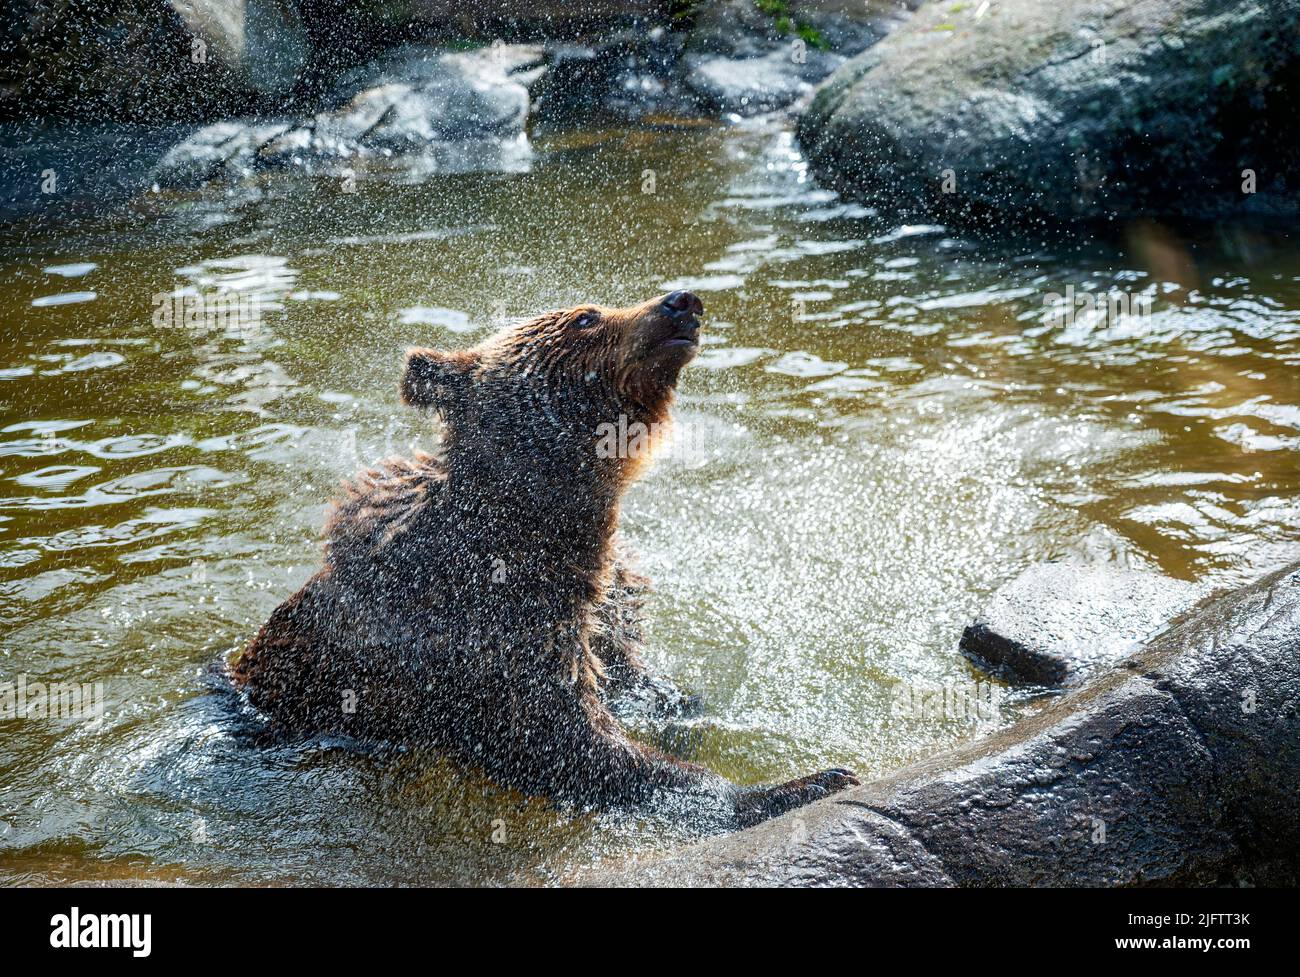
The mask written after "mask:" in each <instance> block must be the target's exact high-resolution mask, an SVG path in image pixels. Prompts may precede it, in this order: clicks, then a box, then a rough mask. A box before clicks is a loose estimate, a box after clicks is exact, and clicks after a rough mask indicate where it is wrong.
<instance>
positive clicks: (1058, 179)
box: [799, 0, 1300, 219]
mask: <svg viewBox="0 0 1300 977" xmlns="http://www.w3.org/2000/svg"><path fill="white" fill-rule="evenodd" d="M981 11H983V13H982V15H981ZM1298 98H1300V3H1296V2H1295V0H1275V2H1268V0H1055V2H1052V3H1042V2H1040V0H1002V2H999V3H994V4H992V5H988V4H976V3H971V4H967V5H964V7H963V8H960V9H956V10H954V8H953V5H952V4H950V3H947V2H937V3H927V4H925V5H924V6H923V7H921V9H919V10H918V11H917V12H916V14H915V15H914V16H913V17H912V19H911V20H910V21H909V22H908V23H906V24H905V25H903V26H902V27H900V28H899V29H898V30H896V31H894V32H892V33H891V34H890V35H889V36H888V37H887V38H886V39H885V40H883V41H882V42H881V43H880V44H878V45H876V46H874V47H872V48H870V49H869V50H868V51H866V52H865V53H864V54H862V55H860V56H859V57H857V58H855V59H853V60H852V61H851V62H850V63H848V64H846V65H844V66H843V67H842V68H840V69H839V70H838V71H837V72H836V74H835V75H834V76H832V77H831V79H830V80H829V81H827V82H826V84H825V85H824V86H823V87H822V88H821V89H820V90H819V92H818V94H817V96H816V97H815V99H814V100H813V102H812V105H811V106H810V108H809V109H808V111H807V112H806V113H805V114H804V116H803V118H802V119H801V121H800V125H799V135H800V140H801V142H802V144H803V146H804V148H805V150H806V152H807V154H808V156H809V158H810V160H811V161H812V164H813V167H814V170H815V172H816V173H817V174H818V176H819V177H820V178H821V179H822V180H823V181H824V182H828V183H830V184H832V185H835V186H838V187H840V188H842V189H844V190H846V191H847V192H849V193H850V194H852V195H854V196H856V197H859V198H861V199H865V200H868V201H871V202H875V203H883V204H885V205H888V206H891V207H894V208H895V209H898V208H903V209H906V210H910V211H912V212H914V213H935V214H945V215H953V214H957V215H965V216H968V217H988V216H991V215H998V214H1001V215H1005V216H1006V217H1008V218H1013V219H1021V218H1024V217H1026V216H1031V215H1033V214H1034V213H1036V212H1037V213H1045V214H1049V215H1055V216H1060V217H1083V218H1097V219H1101V218H1112V217H1129V216H1135V215H1147V214H1172V215H1191V216H1215V215H1224V214H1233V213H1237V212H1242V211H1246V212H1266V213H1278V214H1295V213H1297V212H1300V192H1298V191H1300V179H1297V177H1296V175H1295V174H1296V172H1297V165H1296V164H1297V163H1298V162H1300V139H1297V138H1296V130H1295V127H1294V121H1293V112H1294V109H1293V107H1294V105H1295V103H1296V101H1297V99H1298ZM1247 170H1249V171H1251V173H1252V174H1253V180H1254V188H1255V189H1256V190H1257V192H1256V193H1247V192H1243V188H1245V189H1249V183H1250V180H1251V179H1252V177H1251V176H1250V175H1249V174H1247V175H1243V171H1247Z"/></svg>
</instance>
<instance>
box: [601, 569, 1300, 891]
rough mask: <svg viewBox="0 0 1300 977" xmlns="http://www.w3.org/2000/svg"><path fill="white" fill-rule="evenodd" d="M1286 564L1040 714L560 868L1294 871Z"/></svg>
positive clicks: (830, 873)
mask: <svg viewBox="0 0 1300 977" xmlns="http://www.w3.org/2000/svg"><path fill="white" fill-rule="evenodd" d="M1298 729H1300V564H1298V565H1296V566H1292V567H1290V568H1288V569H1285V570H1282V571H1280V572H1277V573H1274V574H1271V575H1269V576H1268V577H1265V578H1264V579H1263V580H1261V581H1259V582H1257V583H1255V584H1253V585H1251V586H1249V587H1246V588H1243V589H1242V590H1240V591H1237V592H1234V593H1230V594H1226V595H1224V596H1221V597H1217V598H1213V599H1211V600H1208V601H1206V602H1204V603H1202V604H1201V605H1199V606H1198V607H1197V608H1196V609H1195V610H1194V611H1192V612H1190V613H1188V614H1186V615H1184V616H1183V617H1181V618H1180V619H1179V620H1178V621H1177V622H1175V624H1174V625H1173V626H1171V627H1170V628H1169V629H1168V630H1167V631H1165V632H1164V633H1162V634H1161V635H1160V636H1159V637H1158V638H1156V639H1155V640H1154V641H1153V642H1152V643H1151V644H1150V645H1149V646H1148V647H1146V648H1144V649H1142V650H1141V651H1139V652H1138V653H1137V654H1136V655H1134V656H1133V657H1132V658H1130V659H1128V661H1127V662H1126V667H1125V668H1117V669H1111V670H1107V671H1105V672H1103V673H1101V674H1100V675H1098V676H1097V677H1096V678H1094V679H1093V680H1091V681H1090V682H1088V683H1087V684H1086V685H1084V686H1082V687H1080V688H1077V689H1074V690H1072V691H1070V692H1068V693H1066V694H1065V695H1062V696H1061V697H1059V698H1057V699H1055V700H1053V701H1052V702H1051V703H1049V704H1048V705H1047V706H1046V707H1045V708H1044V709H1043V710H1042V711H1041V712H1040V713H1038V714H1036V715H1034V716H1032V717H1030V718H1028V719H1025V720H1023V721H1021V722H1020V723H1017V724H1016V725H1014V726H1012V727H1010V728H1008V729H1005V730H1002V731H1000V732H998V733H996V734H994V735H993V736H990V737H988V738H985V739H981V740H977V741H975V742H972V743H970V744H967V745H965V746H963V747H960V748H958V749H956V750H952V751H947V752H944V753H941V754H939V755H936V756H934V757H932V758H930V759H929V760H927V761H925V762H923V763H919V764H915V765H913V766H910V767H908V768H906V769H904V770H901V771H899V772H898V773H896V774H894V775H892V776H890V777H887V778H885V779H883V780H880V781H877V782H875V783H871V784H864V785H863V786H861V787H855V788H851V789H849V790H847V791H844V792H842V793H840V794H836V795H835V796H834V797H832V798H828V799H826V800H824V801H819V802H817V803H815V804H812V805H809V806H808V807H805V808H801V809H799V810H797V811H794V812H791V813H790V814H787V815H785V816H783V817H780V818H777V819H774V820H772V821H768V822H765V823H763V824H761V825H758V826H757V827H754V828H750V829H748V830H746V831H741V832H738V833H736V834H732V835H728V836H725V837H721V838H714V839H710V840H708V841H704V842H701V843H699V844H696V845H693V846H690V847H688V848H686V849H684V850H682V851H680V852H677V853H675V854H672V855H670V856H667V857H664V858H659V859H656V860H654V861H650V862H646V863H641V864H633V865H627V866H623V867H621V868H614V869H606V870H603V871H597V872H594V873H591V874H589V875H588V876H586V877H584V878H582V879H580V880H579V881H583V882H588V883H596V884H606V885H608V884H622V885H674V886H691V887H696V886H704V885H864V886H866V885H953V884H956V885H966V886H994V885H996V886H1006V885H1012V886H1026V885H1033V886H1134V885H1164V886H1186V885H1240V884H1252V883H1253V884H1263V885H1273V886H1286V885H1295V884H1297V882H1300V806H1297V805H1296V803H1295V785H1296V783H1297V782H1300V735H1297V730H1298Z"/></svg>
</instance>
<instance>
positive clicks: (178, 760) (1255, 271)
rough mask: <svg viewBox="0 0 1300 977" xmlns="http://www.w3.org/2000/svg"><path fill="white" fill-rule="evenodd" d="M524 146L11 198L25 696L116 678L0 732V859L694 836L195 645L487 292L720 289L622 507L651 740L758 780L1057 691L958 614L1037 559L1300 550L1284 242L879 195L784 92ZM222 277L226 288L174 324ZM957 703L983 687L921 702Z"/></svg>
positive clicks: (0, 462)
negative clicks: (661, 691) (291, 732)
mask: <svg viewBox="0 0 1300 977" xmlns="http://www.w3.org/2000/svg"><path fill="white" fill-rule="evenodd" d="M537 150H538V154H537V160H536V163H535V165H534V167H533V168H532V170H531V171H530V172H526V173H518V174H510V175H504V176H455V177H442V178H431V179H429V180H426V181H425V182H422V183H418V184H413V185H399V184H383V183H361V184H359V185H357V187H356V192H347V191H346V190H345V189H344V188H343V187H342V186H340V185H338V184H335V183H332V182H329V181H323V182H317V183H312V182H307V181H301V180H295V179H292V178H288V177H275V178H268V179H266V180H263V181H261V182H257V183H254V184H250V185H247V186H243V187H239V188H234V189H231V190H228V191H227V190H213V191H207V192H204V193H199V194H194V195H187V196H179V195H158V194H148V193H146V194H143V195H137V196H132V197H131V198H130V199H129V200H128V201H127V202H126V203H125V204H121V205H113V206H110V207H106V208H104V209H103V210H102V212H99V213H95V214H88V213H86V212H85V211H84V210H80V209H78V210H76V212H75V213H72V212H69V214H68V215H67V217H66V218H64V217H60V218H59V219H57V220H56V219H53V218H52V217H51V215H50V214H48V213H42V214H37V215H36V216H27V217H18V218H17V219H15V220H13V221H12V222H10V223H9V224H8V225H6V226H5V227H4V228H3V229H0V312H3V320H0V321H3V323H4V325H3V326H0V329H2V330H3V331H4V333H5V343H4V346H3V350H4V351H3V356H2V357H0V681H8V680H14V679H16V677H18V676H25V677H26V680H27V681H30V682H41V683H54V682H76V683H103V688H104V698H103V702H104V715H103V719H102V721H101V722H99V723H98V724H96V723H92V722H86V721H81V722H52V721H48V720H39V719H23V720H5V719H0V782H3V784H4V785H5V790H4V791H3V792H0V875H2V877H3V878H4V879H5V880H6V881H26V882H41V881H64V880H77V879H89V878H148V879H157V880H181V881H193V882H252V883H281V882H293V881H317V882H342V883H349V882H351V883H364V882H396V883H420V882H444V883H478V884H482V883H489V884H491V883H510V882H514V883H524V884H528V883H534V884H544V883H546V882H549V881H552V880H554V879H556V878H559V877H562V876H563V875H564V874H565V873H566V872H567V871H569V870H570V869H572V868H575V867H580V866H584V865H587V864H589V863H590V862H591V861H592V860H594V859H597V858H600V857H604V856H617V855H618V854H619V853H622V852H627V851H633V850H634V851H637V852H644V851H653V850H655V849H657V848H663V847H668V846H672V845H674V844H677V843H679V842H680V841H681V840H682V839H683V838H684V837H688V836H690V835H692V834H693V833H694V832H695V831H697V830H698V829H699V828H700V826H699V825H691V824H683V823H682V822H681V821H680V819H679V818H677V817H676V816H675V815H674V812H660V813H658V814H654V813H646V814H645V815H644V816H631V815H624V816H615V815H595V814H575V813H573V812H565V811H560V810H556V809H553V808H552V807H550V806H549V805H547V804H545V803H543V802H540V801H535V800H532V801H530V800H527V799H525V798H522V797H520V796H518V795H514V794H512V793H510V792H506V791H501V790H499V789H497V788H495V787H494V786H492V785H491V784H489V783H486V782H484V781H482V780H481V779H479V778H477V777H476V776H475V775H474V774H472V773H468V772H465V771H462V770H458V769H456V768H454V767H453V766H451V765H450V764H447V763H445V762H442V761H440V760H438V759H437V758H436V757H430V756H428V755H422V754H418V753H407V754H402V755H397V756H394V755H388V754H378V753H373V752H365V751H361V750H359V749H357V748H356V747H355V746H354V745H348V744H340V743H321V742H313V743H299V744H284V743H280V744H266V743H261V742H258V741H257V739H256V737H255V736H253V735H252V733H253V732H255V730H256V726H255V720H254V719H253V718H252V717H249V716H247V715H244V714H243V713H242V712H241V709H240V707H239V705H238V700H237V699H236V698H235V697H234V696H233V694H232V693H230V692H229V691H228V690H226V689H225V688H224V685H223V684H222V683H223V680H222V679H221V677H220V674H219V671H214V669H217V670H219V666H220V664H221V663H222V662H224V661H225V660H226V659H227V658H228V656H229V655H230V654H232V653H233V652H235V651H237V650H238V649H239V648H240V647H242V646H243V644H244V643H246V642H247V640H248V639H249V638H250V636H251V635H252V634H253V633H254V632H255V630H256V628H257V627H258V626H259V625H260V624H261V622H262V621H263V620H265V618H266V616H267V615H268V614H269V613H270V611H271V610H272V609H273V608H274V607H275V606H276V604H277V603H279V601H281V600H282V599H283V598H284V597H286V596H287V595H288V594H290V593H292V592H293V590H294V589H296V588H297V587H298V586H299V585H300V584H301V583H302V582H303V581H304V580H305V579H306V578H307V576H309V575H310V573H311V572H313V570H314V569H315V567H316V565H317V563H318V560H319V547H318V544H317V542H316V540H317V536H318V533H319V528H320V524H321V517H322V513H323V509H324V503H325V500H326V499H327V498H328V497H329V495H330V494H331V492H332V491H333V489H334V486H335V485H336V484H337V482H338V480H339V479H341V478H342V477H344V476H346V475H347V474H349V473H350V472H351V471H352V470H354V469H355V468H356V467H358V466H360V465H362V464H365V463H367V462H369V461H371V460H373V459H374V458H377V457H379V456H381V455H384V454H386V453H392V452H395V451H405V450H407V449H408V448H409V446H410V445H411V444H413V443H426V442H427V440H428V438H429V434H428V431H427V428H426V425H425V422H424V421H423V420H422V419H421V418H419V417H417V416H415V415H414V413H413V412H410V411H407V410H404V409H403V408H401V407H399V405H398V403H397V396H396V377H397V371H398V364H399V360H400V353H401V350H402V349H403V347H404V346H406V345H409V344H415V343H419V344H429V345H446V346H455V345H462V344H467V343H470V342H473V341H474V340H475V339H477V338H478V337H480V336H481V335H483V334H484V333H485V332H486V331H487V330H488V329H490V328H492V326H493V324H494V323H496V322H499V321H501V320H503V319H505V318H508V317H512V316H517V315H523V314H527V313H530V312H535V311H538V310H541V309H545V308H550V307H555V306H559V305H567V304H572V303H575V302H579V301H591V300H595V301H601V302H605V303H611V304H622V303H629V302H632V301H635V300H641V299H644V298H645V297H647V296H648V295H651V294H654V293H656V292H659V291H664V290H667V289H668V288H670V287H689V288H691V289H693V290H695V291H696V292H698V293H700V294H701V295H702V296H703V298H704V302H705V307H706V313H707V317H706V323H705V329H706V336H705V346H704V348H703V349H702V351H701V355H700V356H699V358H698V360H697V362H696V363H695V364H694V365H693V366H692V367H691V368H690V369H689V370H688V371H687V374H686V376H685V379H684V381H683V388H682V396H681V398H680V403H679V410H678V416H679V427H678V432H677V437H676V441H675V442H674V444H673V446H672V448H671V449H670V450H669V451H668V452H667V453H666V456H665V457H663V458H661V459H660V462H659V464H658V465H657V466H656V467H655V468H654V469H653V470H652V472H651V473H650V474H649V475H648V477H647V478H646V479H645V480H644V481H643V482H642V483H641V484H639V485H638V486H637V487H636V488H635V489H634V490H633V493H632V495H631V497H630V499H629V500H628V504H627V506H626V512H625V517H624V519H625V529H626V532H627V534H628V535H629V536H630V537H631V539H632V541H633V542H634V544H635V545H636V546H637V547H638V548H639V549H640V550H641V552H642V555H643V562H644V564H645V568H646V569H647V570H648V571H649V573H650V574H651V576H652V577H653V578H654V579H655V580H656V582H657V585H658V589H659V593H658V595H657V597H656V600H655V603H654V606H653V608H652V620H651V626H652V641H653V652H652V655H653V658H654V663H655V664H656V665H657V666H658V667H659V668H660V669H662V670H664V671H666V672H668V673H670V674H672V675H673V676H675V677H676V678H677V679H678V680H679V681H680V682H681V683H682V684H683V685H684V686H686V687H688V688H690V689H692V690H694V691H697V692H699V693H700V694H701V696H702V698H703V701H704V703H705V708H704V711H703V712H702V714H701V715H700V716H698V717H696V718H693V719H691V720H689V721H687V722H684V723H682V724H679V725H676V726H673V727H671V728H665V727H663V726H661V725H655V724H651V723H642V724H640V725H638V727H637V732H638V735H643V736H646V737H650V738H655V739H657V740H659V741H661V742H666V743H668V744H671V745H675V746H676V747H677V748H678V749H680V750H682V751H685V752H689V753H690V755H691V756H692V758H693V759H695V760H696V761H698V762H701V763H704V764H706V765H708V766H710V767H713V768H714V769H717V770H719V771H720V772H722V773H724V774H726V775H727V776H729V777H731V778H733V779H736V780H739V781H743V782H757V781H761V780H782V779H786V778H788V777H790V776H793V775H795V774H797V773H803V772H807V771H808V770H813V769H821V768H825V767H829V766H849V767H854V768H856V769H857V770H858V771H859V772H860V773H862V774H864V775H866V776H874V775H878V774H880V773H882V772H885V771H888V770H891V769H894V768H897V767H898V766H899V765H901V764H903V763H905V762H907V761H908V760H909V759H912V758H915V757H918V756H922V755H926V754H928V753H930V752H932V751H934V750H936V749H939V748H941V747H943V746H945V745H948V744H951V743H953V742H956V741H959V740H962V739H965V738H968V737H970V736H973V735H978V734H979V733H980V732H982V731H985V730H988V729H990V728H995V727H997V726H1000V725H1004V724H1005V723H1007V722H1010V721H1012V720H1014V719H1015V718H1017V717H1018V716H1020V715H1023V714H1024V713H1025V712H1026V711H1028V710H1032V709H1033V708H1034V707H1035V706H1034V702H1033V700H1032V698H1030V697H1024V696H1017V695H1014V694H1012V693H1011V692H1010V690H1005V689H1001V688H990V687H988V686H982V687H981V686H977V685H976V684H975V683H976V677H975V675H974V673H972V672H971V671H970V670H969V669H968V667H967V665H966V664H965V662H964V660H963V659H961V657H960V656H959V655H958V654H957V653H956V648H955V645H956V638H957V635H958V634H959V632H960V630H961V627H962V625H963V624H964V623H965V622H966V621H967V620H968V619H969V618H970V617H971V616H972V615H973V613H974V612H975V611H976V610H977V609H978V607H979V606H980V604H981V603H982V601H983V600H984V599H985V597H986V596H987V594H988V593H989V592H990V591H991V590H992V589H993V588H995V587H996V586H997V585H998V584H999V583H1001V582H1003V581H1004V580H1006V579H1007V578H1009V577H1010V576H1012V575H1013V574H1015V573H1016V572H1018V571H1019V570H1020V569H1022V568H1023V567H1025V566H1026V565H1028V564H1030V563H1032V562H1034V561H1037V560H1042V559H1049V558H1056V559H1082V560H1093V561H1115V562H1123V563H1128V564H1132V565H1138V566H1148V567H1153V568H1158V569H1160V570H1162V571H1164V572H1165V573H1168V574H1170V575H1173V576H1177V577H1182V578H1203V579H1207V580H1209V581H1210V583H1211V584H1224V585H1226V584H1230V583H1235V582H1239V581H1241V580H1245V579H1247V578H1249V577H1252V576H1254V575H1256V574H1257V573H1259V572H1261V571H1263V570H1265V569H1267V568H1269V567H1271V566H1274V565H1276V564H1277V563H1279V562H1281V561H1282V560H1284V559H1286V558H1287V557H1288V556H1290V557H1292V558H1294V555H1295V553H1296V549H1297V546H1296V543H1297V539H1300V504H1298V503H1297V502H1296V498H1297V497H1298V496H1300V466H1297V465H1296V457H1297V454H1296V452H1297V449H1300V381H1297V380H1296V379H1295V378H1296V375H1297V372H1296V367H1297V365H1300V314H1298V312H1297V310H1300V278H1298V277H1297V274H1296V271H1295V268H1296V257H1297V249H1296V247H1295V245H1294V244H1293V243H1289V242H1288V241H1286V240H1285V238H1282V237H1280V236H1279V235H1278V234H1277V233H1276V232H1270V231H1264V230H1260V229H1242V228H1223V229H1210V230H1208V231H1206V230H1202V231H1188V230H1186V229H1183V230H1175V229H1170V228H1166V227H1162V226H1159V225H1135V226H1131V227H1127V228H1124V229H1122V230H1121V231H1119V232H1118V233H1117V234H1116V236H1115V239H1114V240H1109V241H1108V240H1103V239H1100V238H1099V237H1097V235H1095V234H1092V233H1085V232H1084V231H1082V230H1079V229H1072V231H1071V232H1069V233H1063V234H1060V235H1058V236H1057V237H1055V238H1054V239H1053V240H1050V241H1044V240H1041V239H1040V240H1035V241H1029V240H1009V239H1007V238H1005V237H1004V238H1000V239H990V238H980V239H976V238H972V237H970V236H967V235H963V234H960V233H957V232H954V231H951V230H949V229H947V228H943V227H938V226H931V225H924V224H916V225H899V224H898V222H897V221H891V220H890V219H889V217H888V215H882V214H877V213H875V212H872V211H868V210H865V209H864V208H861V207H857V206H855V205H853V204H850V203H846V202H844V201H842V200H840V199H838V198H837V197H836V196H835V195H833V194H831V193H829V192H826V191H824V190H821V189H819V188H817V187H816V186H815V185H813V184H812V183H811V181H810V180H809V178H808V175H807V172H806V168H805V166H804V163H803V161H802V158H801V157H800V155H799V153H798V151H797V149H796V147H795V146H794V144H793V142H792V140H791V137H790V136H789V134H788V132H786V131H784V130H782V129H781V128H779V127H777V126H775V125H772V124H770V123H763V122H757V123H747V124H745V125H741V126H735V127H732V128H726V129H719V128H713V127H697V128H672V127H665V128H662V129H654V128H647V129H641V130H616V131H608V132H594V133H593V132H585V133H580V134H573V135H556V136H550V137H546V138H544V139H541V140H539V142H538V146H537ZM1072 234H1078V239H1077V240H1076V239H1075V238H1074V237H1072ZM212 295H221V296H225V297H227V298H228V299H230V300H231V302H232V303H233V308H235V309H236V310H239V314H238V315H236V316H234V317H233V318H226V319H223V318H221V317H217V318H216V319H215V320H214V319H209V318H198V319H187V317H186V306H185V300H186V298H187V297H194V296H212ZM1082 296H1091V297H1092V299H1093V305H1092V308H1091V309H1089V307H1088V306H1087V303H1086V302H1085V303H1082V304H1080V303H1079V302H1077V301H1075V300H1077V299H1079V298H1080V297H1082ZM1121 298H1122V299H1123V306H1122V307H1121V306H1120V304H1119V299H1121ZM1112 301H1113V302H1114V303H1115V304H1116V307H1115V309H1114V310H1113V311H1112V310H1111V309H1110V308H1109V307H1108V303H1111V302H1112ZM1067 306H1068V309H1067ZM250 311H251V312H253V313H255V314H254V315H245V313H248V312H250ZM933 689H955V690H958V691H962V692H971V691H972V690H973V691H974V694H975V695H976V696H982V697H984V698H985V699H987V704H988V708H981V709H979V710H958V711H956V712H953V711H951V710H947V711H942V712H939V713H934V712H930V711H926V710H924V709H922V710H917V709H915V708H913V707H912V706H911V705H909V703H913V702H914V701H915V699H914V697H913V696H914V693H916V692H918V691H925V690H933Z"/></svg>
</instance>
